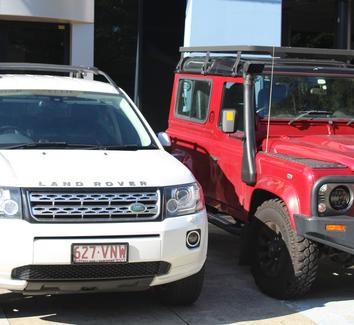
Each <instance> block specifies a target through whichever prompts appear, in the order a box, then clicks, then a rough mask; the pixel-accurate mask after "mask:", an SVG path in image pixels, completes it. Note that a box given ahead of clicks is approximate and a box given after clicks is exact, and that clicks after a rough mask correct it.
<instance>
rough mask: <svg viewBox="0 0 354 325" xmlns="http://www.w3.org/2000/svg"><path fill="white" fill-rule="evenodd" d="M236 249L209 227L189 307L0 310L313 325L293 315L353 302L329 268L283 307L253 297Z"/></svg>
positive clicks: (24, 305)
mask: <svg viewBox="0 0 354 325" xmlns="http://www.w3.org/2000/svg"><path fill="white" fill-rule="evenodd" d="M238 247H239V238H238V237H235V236H233V235H230V234H228V233H226V232H224V231H222V230H219V229H217V228H215V227H214V226H212V225H211V226H210V237H209V256H208V262H207V270H206V280H205V286H204V289H203V292H202V295H201V297H200V299H199V300H198V301H197V302H196V304H195V305H194V306H191V307H173V308H172V307H165V306H163V305H161V304H160V303H159V302H158V300H157V299H156V298H155V296H154V295H153V292H151V291H146V292H142V293H125V294H122V293H121V294H111V293H110V294H87V295H63V296H28V297H26V296H22V295H19V294H14V293H4V294H2V295H0V306H1V308H2V309H3V311H4V313H5V314H6V316H7V318H8V319H9V321H10V323H11V324H15V325H18V324H41V323H43V322H45V321H48V322H51V323H53V322H57V323H61V324H63V323H64V324H79V325H81V324H118V323H119V324H124V323H126V324H140V325H142V324H154V325H155V324H203V325H206V324H230V323H237V322H251V323H252V322H253V321H254V322H257V323H258V322H259V323H262V324H263V323H264V324H280V323H282V324H283V323H286V324H299V323H301V324H313V323H312V321H311V320H310V319H308V318H306V317H305V316H302V315H301V314H298V313H297V312H296V311H303V310H306V309H307V308H314V307H322V306H324V305H326V304H327V303H329V302H333V301H342V300H348V301H349V300H353V299H354V290H353V288H354V276H352V275H351V274H350V272H348V271H345V270H342V269H341V268H340V267H339V266H336V265H333V264H326V265H324V267H322V268H321V273H320V276H319V279H318V280H317V282H316V283H315V286H314V288H313V291H312V292H311V293H310V294H309V295H308V296H306V297H305V298H302V299H299V300H297V301H287V302H283V301H278V300H275V299H272V298H269V297H267V296H265V295H263V294H262V293H261V292H259V290H258V289H257V287H256V286H255V284H254V281H253V278H252V276H251V275H250V272H249V269H248V268H247V267H240V266H238V264H237V255H238ZM353 271H354V270H353ZM353 273H354V272H353ZM337 274H338V275H337ZM352 306H354V302H353V304H352ZM351 310H352V309H351ZM0 323H1V319H0Z"/></svg>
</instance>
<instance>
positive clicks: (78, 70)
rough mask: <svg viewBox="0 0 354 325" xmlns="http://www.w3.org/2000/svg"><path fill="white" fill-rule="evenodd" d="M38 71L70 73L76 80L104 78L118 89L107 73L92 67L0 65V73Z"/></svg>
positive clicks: (28, 64) (14, 63) (40, 64)
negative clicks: (91, 76) (4, 71)
mask: <svg viewBox="0 0 354 325" xmlns="http://www.w3.org/2000/svg"><path fill="white" fill-rule="evenodd" d="M1 70H7V71H32V72H33V71H37V72H60V73H68V74H70V75H71V76H72V77H74V78H83V77H85V76H86V75H87V74H88V73H92V74H94V75H96V76H103V77H104V78H105V79H106V80H107V81H108V83H110V84H111V85H112V86H113V87H115V88H117V89H118V87H117V85H116V83H115V82H114V81H113V80H112V78H111V77H110V76H109V75H107V74H106V73H105V72H103V71H101V70H99V69H97V68H95V67H90V66H73V65H60V64H42V63H17V62H11V63H7V62H6V63H0V71H1Z"/></svg>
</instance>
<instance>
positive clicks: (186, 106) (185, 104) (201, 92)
mask: <svg viewBox="0 0 354 325" xmlns="http://www.w3.org/2000/svg"><path fill="white" fill-rule="evenodd" d="M210 90H211V82H210V81H209V80H201V79H180V80H179V84H178V95H177V107H176V116H177V117H181V118H186V119H190V120H193V121H196V122H200V123H203V122H205V121H206V119H207V116H208V111H209V101H210Z"/></svg>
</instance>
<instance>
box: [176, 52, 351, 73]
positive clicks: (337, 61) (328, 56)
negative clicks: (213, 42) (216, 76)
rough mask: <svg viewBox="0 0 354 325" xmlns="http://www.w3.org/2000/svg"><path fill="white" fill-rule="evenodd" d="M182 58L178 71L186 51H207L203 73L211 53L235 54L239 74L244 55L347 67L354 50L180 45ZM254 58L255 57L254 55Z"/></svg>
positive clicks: (207, 65)
mask: <svg viewBox="0 0 354 325" xmlns="http://www.w3.org/2000/svg"><path fill="white" fill-rule="evenodd" d="M180 52H181V59H180V61H179V62H178V65H177V71H181V69H182V66H183V62H184V59H185V53H206V58H205V63H204V65H203V68H202V71H201V72H202V74H205V73H207V72H208V70H209V68H210V62H211V58H212V56H210V54H211V53H219V54H235V55H236V60H235V63H234V65H233V68H232V76H236V75H237V74H238V68H239V66H240V63H241V59H242V56H244V55H259V56H263V59H265V58H264V56H268V58H272V57H273V54H274V58H279V59H282V60H283V62H284V63H288V64H289V63H290V62H291V63H290V64H296V63H297V64H298V63H307V64H313V65H315V64H316V63H317V64H326V65H340V66H342V67H346V66H348V65H349V63H350V60H353V59H354V50H338V49H320V48H304V47H275V46H274V47H273V46H246V45H239V46H194V47H180ZM252 59H253V60H254V59H255V58H254V57H252Z"/></svg>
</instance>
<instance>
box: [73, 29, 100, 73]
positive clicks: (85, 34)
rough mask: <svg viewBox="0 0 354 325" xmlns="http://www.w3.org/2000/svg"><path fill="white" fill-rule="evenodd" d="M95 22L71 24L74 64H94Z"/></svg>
mask: <svg viewBox="0 0 354 325" xmlns="http://www.w3.org/2000/svg"><path fill="white" fill-rule="evenodd" d="M93 51H94V24H91V23H90V24H82V23H79V24H75V23H74V24H72V25H71V55H70V63H71V64H72V65H85V66H92V65H93Z"/></svg>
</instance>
